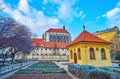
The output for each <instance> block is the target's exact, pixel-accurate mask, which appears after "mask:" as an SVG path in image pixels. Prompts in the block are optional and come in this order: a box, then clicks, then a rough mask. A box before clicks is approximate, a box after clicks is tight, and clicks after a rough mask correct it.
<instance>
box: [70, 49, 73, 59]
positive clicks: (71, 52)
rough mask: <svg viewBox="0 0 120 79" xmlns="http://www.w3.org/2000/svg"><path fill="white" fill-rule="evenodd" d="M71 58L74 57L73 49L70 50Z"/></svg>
mask: <svg viewBox="0 0 120 79" xmlns="http://www.w3.org/2000/svg"><path fill="white" fill-rule="evenodd" d="M70 55H71V59H73V51H72V50H71V51H70Z"/></svg>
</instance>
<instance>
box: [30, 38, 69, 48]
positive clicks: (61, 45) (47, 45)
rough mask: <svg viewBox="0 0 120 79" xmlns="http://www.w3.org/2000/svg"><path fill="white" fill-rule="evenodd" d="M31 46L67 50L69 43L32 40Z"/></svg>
mask: <svg viewBox="0 0 120 79" xmlns="http://www.w3.org/2000/svg"><path fill="white" fill-rule="evenodd" d="M32 40H33V46H41V45H43V46H44V47H45V48H67V46H68V45H69V44H70V43H69V42H66V43H65V42H44V41H43V40H42V39H39V38H33V39H32Z"/></svg>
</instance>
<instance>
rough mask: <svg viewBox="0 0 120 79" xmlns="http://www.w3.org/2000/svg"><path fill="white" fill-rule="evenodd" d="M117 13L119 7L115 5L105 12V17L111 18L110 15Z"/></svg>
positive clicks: (119, 10) (119, 11)
mask: <svg viewBox="0 0 120 79" xmlns="http://www.w3.org/2000/svg"><path fill="white" fill-rule="evenodd" d="M118 13H120V8H119V7H116V8H114V9H112V10H110V11H108V12H107V13H106V17H107V18H111V17H113V16H115V15H117V14H118Z"/></svg>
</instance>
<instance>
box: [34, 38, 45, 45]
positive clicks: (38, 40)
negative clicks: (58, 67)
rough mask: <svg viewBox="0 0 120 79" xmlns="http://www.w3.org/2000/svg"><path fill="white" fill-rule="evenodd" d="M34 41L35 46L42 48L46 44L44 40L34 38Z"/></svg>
mask: <svg viewBox="0 0 120 79" xmlns="http://www.w3.org/2000/svg"><path fill="white" fill-rule="evenodd" d="M32 41H33V46H41V45H43V44H44V41H43V39H40V38H33V39H32Z"/></svg>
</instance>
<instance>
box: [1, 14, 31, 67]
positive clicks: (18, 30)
mask: <svg viewBox="0 0 120 79" xmlns="http://www.w3.org/2000/svg"><path fill="white" fill-rule="evenodd" d="M6 48H7V51H6V52H5V56H4V58H3V65H4V62H5V58H6V57H7V55H8V54H9V53H10V52H11V53H12V62H13V59H14V56H15V54H16V53H17V52H23V53H29V52H30V51H31V50H32V41H31V33H30V31H29V29H28V28H27V27H26V26H25V25H22V24H20V23H18V22H16V21H15V20H13V19H12V18H9V17H3V16H0V49H6Z"/></svg>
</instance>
